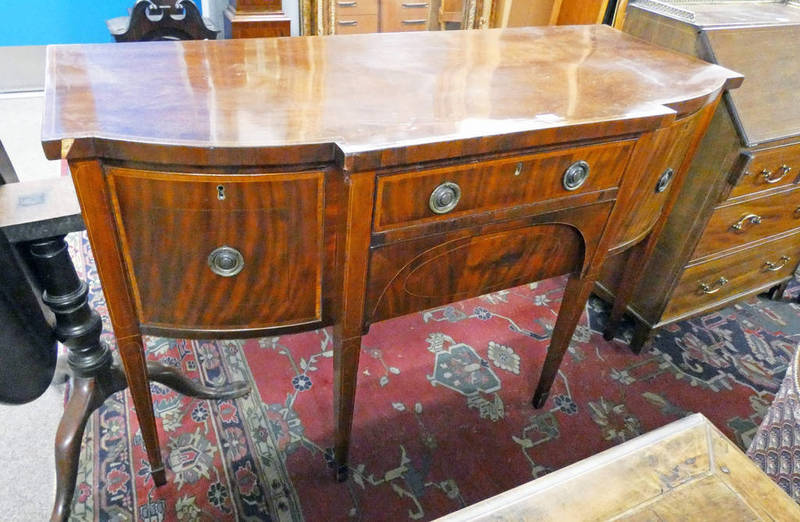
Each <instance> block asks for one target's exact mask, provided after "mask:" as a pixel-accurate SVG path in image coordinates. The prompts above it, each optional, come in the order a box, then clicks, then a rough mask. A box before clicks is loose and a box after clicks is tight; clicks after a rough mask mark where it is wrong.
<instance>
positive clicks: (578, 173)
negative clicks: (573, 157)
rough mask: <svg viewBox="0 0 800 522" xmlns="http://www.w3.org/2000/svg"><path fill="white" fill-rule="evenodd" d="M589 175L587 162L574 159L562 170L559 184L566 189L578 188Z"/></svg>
mask: <svg viewBox="0 0 800 522" xmlns="http://www.w3.org/2000/svg"><path fill="white" fill-rule="evenodd" d="M588 177H589V164H588V163H586V162H585V161H583V160H581V161H576V162H575V163H573V164H572V165H570V166H569V167H567V170H565V171H564V177H563V178H562V179H561V184H562V185H564V188H565V189H567V190H578V189H579V188H580V187H581V185H583V184H584V183H585V182H586V178H588Z"/></svg>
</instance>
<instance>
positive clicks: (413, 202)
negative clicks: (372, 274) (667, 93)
mask: <svg viewBox="0 0 800 522" xmlns="http://www.w3.org/2000/svg"><path fill="white" fill-rule="evenodd" d="M634 143H635V141H633V140H624V141H616V142H611V143H603V144H598V145H590V146H584V147H577V148H571V149H561V150H555V151H548V152H543V153H540V154H530V155H525V156H515V157H510V158H504V159H498V160H490V161H483V162H478V163H470V164H466V165H453V166H448V167H441V168H435V169H430V170H423V171H419V172H405V173H401V174H390V175H384V176H381V177H379V179H378V186H377V195H376V208H375V221H374V227H373V228H374V230H375V231H384V230H388V229H391V228H398V227H401V226H408V225H414V224H419V223H424V222H428V221H434V220H447V219H452V218H454V217H458V216H463V215H467V214H474V213H477V212H482V211H488V210H493V209H501V208H512V207H515V206H520V205H525V204H529V203H536V202H539V201H545V200H549V199H555V198H559V197H567V196H571V195H575V194H584V193H588V192H593V191H599V190H604V189H611V188H614V187H617V185H618V183H619V179H620V176H621V175H622V172H623V171H624V165H625V164H626V162H627V158H628V156H629V155H630V153H631V150H632V148H633V145H634Z"/></svg>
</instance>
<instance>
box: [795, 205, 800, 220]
mask: <svg viewBox="0 0 800 522" xmlns="http://www.w3.org/2000/svg"><path fill="white" fill-rule="evenodd" d="M794 217H795V218H800V207H797V208H796V209H794Z"/></svg>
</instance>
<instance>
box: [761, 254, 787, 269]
mask: <svg viewBox="0 0 800 522" xmlns="http://www.w3.org/2000/svg"><path fill="white" fill-rule="evenodd" d="M788 262H789V256H781V258H780V259H779V260H778V262H777V263H773V262H772V261H765V262H764V269H765V270H767V271H769V272H777V271H778V270H780V269H781V268H783V267H785V266H786V263H788Z"/></svg>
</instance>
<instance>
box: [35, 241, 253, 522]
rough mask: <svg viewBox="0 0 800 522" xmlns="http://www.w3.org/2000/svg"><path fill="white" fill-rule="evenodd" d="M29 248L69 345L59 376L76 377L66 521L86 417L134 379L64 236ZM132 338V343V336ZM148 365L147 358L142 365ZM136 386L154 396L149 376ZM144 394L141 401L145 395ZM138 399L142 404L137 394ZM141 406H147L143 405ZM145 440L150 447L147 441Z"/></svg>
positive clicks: (241, 390)
mask: <svg viewBox="0 0 800 522" xmlns="http://www.w3.org/2000/svg"><path fill="white" fill-rule="evenodd" d="M28 246H29V248H30V252H31V268H32V269H33V271H34V273H35V274H36V276H37V279H38V280H39V282H40V283H41V285H42V288H43V289H44V295H43V301H44V302H45V304H47V306H48V307H50V309H51V310H52V311H53V313H54V314H55V316H56V337H57V338H58V339H59V340H60V341H61V342H62V343H64V345H66V347H67V349H68V355H67V357H66V359H67V361H66V364H65V363H64V361H63V360H62V361H60V362H59V363H58V364H57V366H58V368H59V372H60V374H61V377H59V378H60V379H62V380H63V376H65V375H70V374H71V375H72V377H73V392H72V396H71V397H70V400H69V402H68V403H67V407H66V409H65V411H64V416H63V417H62V419H61V423H60V424H59V428H58V434H57V436H56V477H57V478H56V482H57V488H56V503H55V507H54V508H53V513H52V519H51V520H53V521H56V520H66V519H67V518H68V517H69V512H70V510H71V508H72V496H73V494H74V492H75V479H76V477H77V473H78V460H79V457H80V446H81V438H82V437H83V431H84V429H85V427H86V421H87V420H88V418H89V415H91V414H92V412H93V411H94V410H96V409H97V408H99V407H100V405H102V404H103V401H105V400H106V398H107V397H108V396H109V395H111V394H113V393H116V392H118V391H120V390H124V389H125V388H126V387H128V380H127V378H126V374H125V372H124V370H123V369H122V367H121V366H120V363H119V361H116V360H114V358H113V356H112V354H111V351H110V350H109V348H108V346H106V345H105V344H103V343H102V342H101V341H100V334H101V331H102V322H101V320H100V316H99V315H98V314H97V312H95V311H94V310H92V309H91V307H90V306H89V304H88V300H87V296H88V293H89V288H88V286H87V285H86V283H84V282H83V281H81V280H80V278H79V277H78V274H77V272H76V271H75V266H74V265H73V264H72V260H71V259H70V257H69V253H68V251H67V245H66V243H65V242H64V236H55V237H52V238H46V239H42V240H38V241H35V242H32V243H30V244H29V245H28ZM126 342H129V343H130V342H132V341H131V339H126ZM135 342H137V343H140V342H141V337H140V336H139V337H137V338H136V339H135ZM120 345H122V343H120ZM120 349H121V350H122V349H123V347H122V346H121V348H120ZM137 349H140V348H137ZM142 358H143V357H142ZM144 366H145V364H144V361H142V367H144ZM146 368H147V372H148V373H149V375H150V377H151V380H154V381H157V382H160V383H162V384H164V385H166V386H168V387H170V388H172V389H174V390H176V391H178V392H180V393H184V394H185V395H189V396H192V397H198V398H202V399H233V398H237V397H241V396H243V395H245V394H247V393H248V392H249V391H250V387H249V385H248V384H247V383H245V382H237V383H232V384H228V385H226V386H219V387H212V386H204V385H201V384H198V383H195V382H193V381H192V380H190V379H189V378H187V377H185V376H184V375H181V373H180V372H178V371H177V370H175V369H174V368H169V367H167V366H164V365H163V364H159V363H152V362H151V363H147V364H146ZM135 384H136V386H140V387H143V388H144V389H145V390H147V391H148V393H147V396H148V397H149V388H147V382H146V380H144V381H143V382H136V383H135ZM138 398H139V400H140V401H141V396H140V397H138ZM133 399H134V403H135V404H136V399H137V397H136V396H135V394H134V396H133ZM137 406H141V403H139V404H137ZM145 406H150V407H151V408H152V405H151V404H149V403H145ZM142 409H144V408H140V407H137V415H138V416H139V418H140V421H142V425H141V428H142V431H143V433H144V432H145V431H147V430H149V432H150V434H151V437H150V438H151V439H152V441H151V442H152V444H151V446H152V447H151V448H148V457H149V458H150V463H151V466H153V470H152V477H153V482H154V483H155V484H156V485H157V486H160V485H162V484H164V483H165V482H166V474H165V470H164V467H163V465H161V466H158V468H156V466H155V465H154V464H155V463H154V459H153V456H155V457H156V459H155V460H157V461H159V462H160V460H161V453H160V448H159V446H158V434H157V432H156V426H155V420H154V418H153V417H152V411H151V416H150V421H151V422H150V423H149V425H148V426H145V425H144V424H145V422H144V421H143V419H146V418H147V417H142ZM145 443H146V444H145V445H147V440H145Z"/></svg>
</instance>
